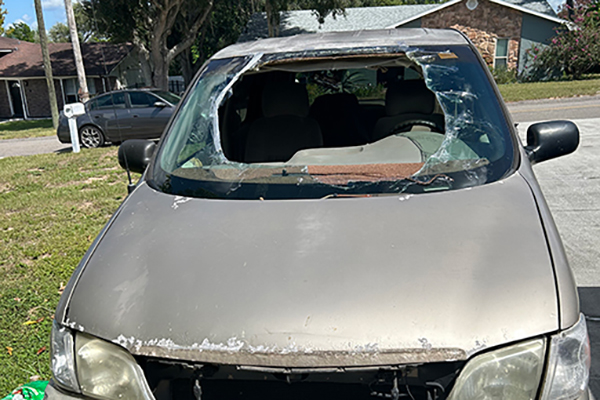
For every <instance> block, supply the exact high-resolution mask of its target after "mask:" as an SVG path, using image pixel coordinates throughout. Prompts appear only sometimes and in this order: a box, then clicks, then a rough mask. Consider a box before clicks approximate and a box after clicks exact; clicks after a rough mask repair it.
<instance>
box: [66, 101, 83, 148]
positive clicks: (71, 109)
mask: <svg viewBox="0 0 600 400" xmlns="http://www.w3.org/2000/svg"><path fill="white" fill-rule="evenodd" d="M64 112H65V117H67V118H68V120H69V132H70V133H71V145H72V146H73V153H79V132H78V131H77V117H78V116H80V115H83V114H85V106H84V105H83V103H72V104H66V105H65V108H64Z"/></svg>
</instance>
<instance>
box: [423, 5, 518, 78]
mask: <svg viewBox="0 0 600 400" xmlns="http://www.w3.org/2000/svg"><path fill="white" fill-rule="evenodd" d="M471 3H474V1H473V0H471ZM476 3H477V7H475V9H473V10H469V9H468V8H467V5H466V4H467V1H462V2H460V3H457V4H454V5H452V6H450V7H446V8H444V9H442V10H440V11H437V12H434V13H432V14H429V15H426V16H424V17H423V18H422V19H421V26H422V27H423V28H454V29H457V30H459V31H461V32H463V33H464V34H466V35H467V36H468V37H469V39H471V41H472V42H473V43H474V44H475V46H476V47H477V49H478V50H479V52H480V53H481V55H482V56H483V59H484V60H485V62H486V63H487V64H488V65H490V66H491V65H493V64H494V55H495V53H496V39H509V43H508V67H509V68H511V69H512V68H516V67H517V64H518V60H519V43H520V39H521V25H522V21H523V15H522V13H521V12H520V11H517V10H513V9H511V8H508V7H504V6H501V5H499V4H495V3H491V2H490V1H488V0H477V2H476Z"/></svg>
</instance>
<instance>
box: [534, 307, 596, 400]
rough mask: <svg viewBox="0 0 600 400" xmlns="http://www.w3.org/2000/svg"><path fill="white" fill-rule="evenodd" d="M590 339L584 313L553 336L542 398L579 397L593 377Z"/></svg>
mask: <svg viewBox="0 0 600 400" xmlns="http://www.w3.org/2000/svg"><path fill="white" fill-rule="evenodd" d="M590 363H591V357H590V341H589V339H588V334H587V326H586V323H585V317H584V315H583V314H581V317H580V318H579V322H577V323H576V324H575V325H574V326H573V327H572V328H570V329H568V330H566V331H563V332H560V333H558V334H556V335H554V336H553V337H552V340H551V342H550V356H549V357H548V373H547V374H546V379H545V384H544V391H543V395H542V399H543V400H550V399H551V400H573V399H578V398H579V397H581V396H582V395H583V393H584V392H585V391H586V390H587V385H588V380H589V377H590Z"/></svg>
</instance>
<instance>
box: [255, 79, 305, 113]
mask: <svg viewBox="0 0 600 400" xmlns="http://www.w3.org/2000/svg"><path fill="white" fill-rule="evenodd" d="M262 106H263V115H264V116H265V117H267V118H271V117H277V116H280V115H295V116H298V117H307V116H308V93H307V92H306V88H305V87H304V86H302V85H300V84H298V83H293V82H273V83H269V84H267V85H266V86H265V88H264V89H263V95H262Z"/></svg>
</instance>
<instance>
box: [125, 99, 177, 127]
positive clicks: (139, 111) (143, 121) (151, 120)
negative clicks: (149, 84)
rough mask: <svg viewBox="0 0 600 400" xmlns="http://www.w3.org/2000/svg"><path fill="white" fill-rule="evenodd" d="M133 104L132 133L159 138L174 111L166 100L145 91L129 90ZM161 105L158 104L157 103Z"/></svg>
mask: <svg viewBox="0 0 600 400" xmlns="http://www.w3.org/2000/svg"><path fill="white" fill-rule="evenodd" d="M128 95H129V104H130V105H131V133H132V135H133V136H134V137H136V138H140V139H157V138H159V137H160V135H162V133H163V130H164V129H165V126H166V125H167V122H169V118H170V117H171V114H172V112H173V110H172V107H171V106H170V105H168V104H167V103H166V102H165V101H164V100H162V99H160V98H158V97H156V96H154V95H153V94H151V93H148V92H144V91H131V92H128ZM158 103H160V105H158V106H157V104H158Z"/></svg>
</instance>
